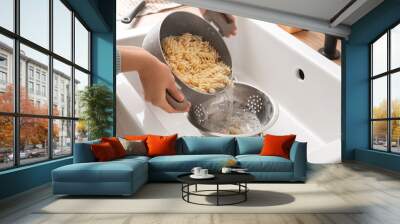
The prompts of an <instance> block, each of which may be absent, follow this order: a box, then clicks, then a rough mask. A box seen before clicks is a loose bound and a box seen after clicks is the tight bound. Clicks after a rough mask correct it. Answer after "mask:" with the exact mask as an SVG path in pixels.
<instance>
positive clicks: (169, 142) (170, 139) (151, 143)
mask: <svg viewBox="0 0 400 224" xmlns="http://www.w3.org/2000/svg"><path fill="white" fill-rule="evenodd" d="M177 138H178V134H175V135H171V136H158V135H149V136H148V137H147V140H146V143H147V149H148V151H147V155H148V156H164V155H175V154H176V148H175V145H176V139H177Z"/></svg>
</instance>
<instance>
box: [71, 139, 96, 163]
mask: <svg viewBox="0 0 400 224" xmlns="http://www.w3.org/2000/svg"><path fill="white" fill-rule="evenodd" d="M97 143H100V140H94V141H89V142H80V143H75V145H74V163H89V162H95V161H96V158H95V157H94V155H93V153H92V149H91V148H90V146H91V145H92V144H97Z"/></svg>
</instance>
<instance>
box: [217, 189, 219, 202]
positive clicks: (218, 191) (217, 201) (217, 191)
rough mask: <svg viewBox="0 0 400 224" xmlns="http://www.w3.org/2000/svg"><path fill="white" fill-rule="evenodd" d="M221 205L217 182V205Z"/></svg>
mask: <svg viewBox="0 0 400 224" xmlns="http://www.w3.org/2000/svg"><path fill="white" fill-rule="evenodd" d="M218 205H219V184H217V206H218Z"/></svg>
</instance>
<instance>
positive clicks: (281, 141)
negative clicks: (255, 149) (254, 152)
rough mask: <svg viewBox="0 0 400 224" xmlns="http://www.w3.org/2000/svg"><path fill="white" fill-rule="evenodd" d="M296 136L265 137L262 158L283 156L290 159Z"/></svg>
mask: <svg viewBox="0 0 400 224" xmlns="http://www.w3.org/2000/svg"><path fill="white" fill-rule="evenodd" d="M295 139H296V135H282V136H277V135H265V136H264V144H263V148H262V149H261V152H260V155H262V156H281V157H284V158H286V159H290V156H289V154H290V148H291V147H292V144H293V142H294V140H295Z"/></svg>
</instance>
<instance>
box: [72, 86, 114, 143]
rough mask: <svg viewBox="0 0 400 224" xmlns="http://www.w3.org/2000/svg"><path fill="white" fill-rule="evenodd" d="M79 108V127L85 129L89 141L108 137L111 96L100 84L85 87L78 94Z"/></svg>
mask: <svg viewBox="0 0 400 224" xmlns="http://www.w3.org/2000/svg"><path fill="white" fill-rule="evenodd" d="M79 99H80V100H79V106H80V107H81V110H82V114H81V118H82V119H83V122H80V123H79V124H80V126H82V124H84V125H85V126H86V127H87V131H88V137H89V139H98V138H101V137H107V136H110V133H109V132H108V129H109V128H110V127H111V126H112V120H111V118H112V115H113V110H112V109H113V94H112V92H111V91H110V90H109V88H108V87H107V86H105V85H102V84H95V85H92V86H88V87H86V88H85V89H84V90H83V91H82V92H80V98H79Z"/></svg>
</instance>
